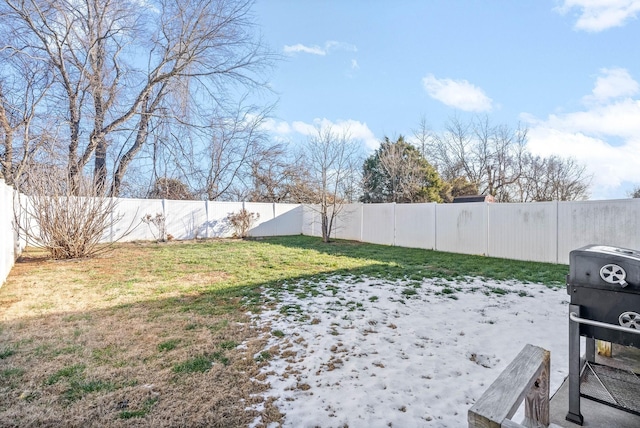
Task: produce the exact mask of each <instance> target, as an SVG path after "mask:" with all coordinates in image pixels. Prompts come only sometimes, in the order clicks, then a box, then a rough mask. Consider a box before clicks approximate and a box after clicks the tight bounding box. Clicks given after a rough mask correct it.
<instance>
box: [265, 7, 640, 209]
mask: <svg viewBox="0 0 640 428" xmlns="http://www.w3.org/2000/svg"><path fill="white" fill-rule="evenodd" d="M254 13H255V18H256V21H257V23H258V25H259V26H260V30H261V32H262V34H263V38H264V41H265V43H267V44H268V45H269V46H270V47H271V49H272V50H274V51H276V52H278V53H279V54H281V55H282V57H283V60H282V61H280V62H278V64H277V65H276V68H275V69H274V70H273V72H272V74H271V77H270V84H271V86H272V88H273V90H274V91H275V92H276V93H277V94H278V97H279V102H278V105H277V108H276V110H275V111H274V113H273V116H274V117H273V119H272V120H270V121H269V123H268V127H269V129H270V131H271V132H272V133H273V136H274V138H281V139H284V140H287V141H298V140H302V139H305V138H306V137H307V135H308V134H309V132H311V130H313V127H314V126H316V125H318V124H329V125H332V126H333V127H334V129H342V128H347V127H348V128H349V132H350V134H351V135H352V136H353V137H354V138H358V139H360V140H362V142H363V144H365V145H366V146H367V147H369V149H370V150H373V149H375V148H376V147H377V146H378V142H379V141H380V140H381V139H382V138H383V137H384V136H389V137H392V138H393V137H397V136H398V135H400V134H402V135H405V136H409V135H411V134H412V130H413V129H415V128H417V126H418V125H419V122H420V119H421V118H422V117H425V118H426V121H427V123H428V124H429V126H430V127H431V129H432V130H433V131H435V132H439V131H441V130H442V129H443V128H444V126H445V124H446V121H447V120H448V119H449V118H452V117H453V116H456V115H457V117H459V118H461V119H464V120H466V119H468V118H471V117H472V116H473V115H478V114H479V115H487V116H488V117H489V120H490V121H491V123H493V124H505V125H509V126H510V127H512V128H515V127H517V126H518V124H522V125H524V126H526V127H527V128H528V129H529V143H528V144H529V149H530V150H531V151H532V152H533V153H535V154H539V155H543V156H547V155H551V154H558V155H561V156H573V157H574V158H576V159H577V160H578V161H580V162H581V163H584V164H585V165H587V168H588V170H589V172H591V173H593V175H594V178H593V181H592V188H591V198H592V199H613V198H625V197H627V193H628V191H629V190H630V189H631V188H632V187H633V186H634V185H638V184H640V83H639V82H640V22H639V21H638V16H639V15H640V0H509V1H507V0H501V1H498V0H492V1H489V0H485V1H481V0H421V1H419V0H395V1H391V0H386V1H378V0H370V1H364V0H331V1H317V0H256V4H255V6H254Z"/></svg>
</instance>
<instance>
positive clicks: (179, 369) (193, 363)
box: [173, 355, 212, 374]
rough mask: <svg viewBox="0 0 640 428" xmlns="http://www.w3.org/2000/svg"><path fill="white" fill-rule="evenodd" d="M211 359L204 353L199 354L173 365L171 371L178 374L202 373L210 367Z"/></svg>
mask: <svg viewBox="0 0 640 428" xmlns="http://www.w3.org/2000/svg"><path fill="white" fill-rule="evenodd" d="M211 363H212V361H211V359H210V358H209V357H208V356H206V355H200V356H197V357H194V358H191V359H188V360H187V361H184V362H182V363H179V364H176V365H174V366H173V372H174V373H178V374H185V373H204V372H206V371H207V370H209V369H210V368H211Z"/></svg>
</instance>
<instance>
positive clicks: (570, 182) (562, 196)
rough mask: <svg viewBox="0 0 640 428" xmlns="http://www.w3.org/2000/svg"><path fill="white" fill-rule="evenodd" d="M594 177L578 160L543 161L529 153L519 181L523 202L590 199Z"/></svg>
mask: <svg viewBox="0 0 640 428" xmlns="http://www.w3.org/2000/svg"><path fill="white" fill-rule="evenodd" d="M590 183H591V176H590V175H589V174H587V172H586V167H585V166H584V165H580V164H579V163H577V162H576V161H575V159H572V158H567V159H563V158H561V157H559V156H550V157H547V158H542V157H539V156H533V155H531V154H527V156H526V158H525V162H524V168H523V173H522V177H521V179H520V180H519V181H518V191H519V198H518V201H520V202H533V201H537V202H541V201H576V200H583V199H587V198H588V196H589V185H590Z"/></svg>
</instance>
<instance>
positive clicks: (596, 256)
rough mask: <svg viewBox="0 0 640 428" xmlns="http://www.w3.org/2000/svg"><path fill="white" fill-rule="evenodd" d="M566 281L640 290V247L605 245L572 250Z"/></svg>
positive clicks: (583, 285)
mask: <svg viewBox="0 0 640 428" xmlns="http://www.w3.org/2000/svg"><path fill="white" fill-rule="evenodd" d="M567 285H570V286H573V287H593V288H599V289H604V290H611V291H624V292H628V293H638V294H640V251H638V250H630V249H628V248H620V247H612V246H606V245H587V246H585V247H582V248H579V249H577V250H573V251H571V252H570V253H569V276H568V277H567Z"/></svg>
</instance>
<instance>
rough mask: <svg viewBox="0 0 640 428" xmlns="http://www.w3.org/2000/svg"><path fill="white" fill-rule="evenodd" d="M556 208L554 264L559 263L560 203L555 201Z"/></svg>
mask: <svg viewBox="0 0 640 428" xmlns="http://www.w3.org/2000/svg"><path fill="white" fill-rule="evenodd" d="M555 202H556V203H555V207H556V264H558V263H560V202H558V201H557V200H556V201H555Z"/></svg>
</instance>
